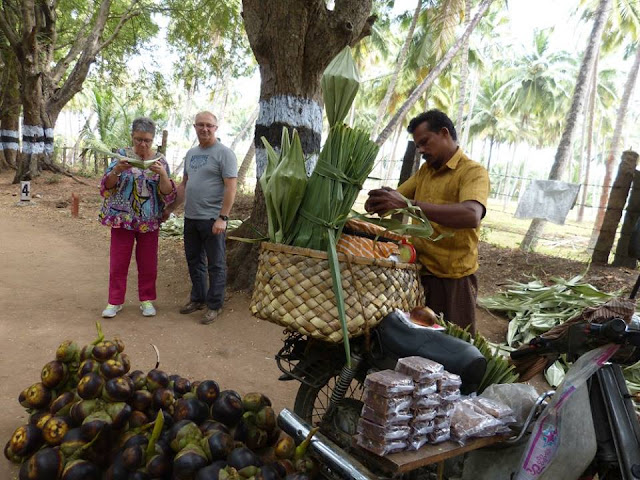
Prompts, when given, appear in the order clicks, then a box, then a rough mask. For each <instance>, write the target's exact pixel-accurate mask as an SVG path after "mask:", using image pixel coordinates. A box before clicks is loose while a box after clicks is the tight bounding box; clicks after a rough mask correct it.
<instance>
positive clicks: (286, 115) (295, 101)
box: [256, 95, 322, 135]
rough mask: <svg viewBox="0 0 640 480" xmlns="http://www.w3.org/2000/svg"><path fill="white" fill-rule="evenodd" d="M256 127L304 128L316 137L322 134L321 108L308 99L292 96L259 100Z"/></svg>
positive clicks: (278, 96)
mask: <svg viewBox="0 0 640 480" xmlns="http://www.w3.org/2000/svg"><path fill="white" fill-rule="evenodd" d="M256 123H257V124H258V125H264V126H267V127H268V126H269V125H271V124H272V123H284V124H285V125H290V126H291V127H293V128H296V127H305V128H308V129H310V130H312V131H314V132H317V133H318V135H321V134H322V107H321V106H320V105H319V104H318V102H316V101H314V100H311V99H309V98H301V97H294V96H292V95H276V96H274V97H271V98H270V99H268V100H260V114H259V115H258V120H257V121H256Z"/></svg>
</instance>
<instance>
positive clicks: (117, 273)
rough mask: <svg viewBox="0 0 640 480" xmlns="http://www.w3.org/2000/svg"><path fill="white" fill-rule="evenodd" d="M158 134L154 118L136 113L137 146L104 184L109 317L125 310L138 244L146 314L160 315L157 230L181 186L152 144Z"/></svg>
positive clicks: (108, 174)
mask: <svg viewBox="0 0 640 480" xmlns="http://www.w3.org/2000/svg"><path fill="white" fill-rule="evenodd" d="M155 133H156V126H155V123H154V122H153V120H151V119H149V118H145V117H141V118H136V119H135V120H134V121H133V123H132V125H131V139H132V141H133V149H131V148H126V149H122V150H120V151H119V152H118V153H119V154H120V155H121V156H123V157H125V158H121V159H119V160H114V161H112V162H111V164H110V165H109V167H108V168H107V170H106V172H105V174H104V176H103V177H102V182H101V183H100V194H101V195H102V196H103V197H104V203H103V205H102V210H101V212H100V215H99V219H100V223H102V224H103V225H106V226H108V227H111V248H110V253H109V303H108V304H107V307H106V308H105V309H104V311H103V312H102V316H103V317H105V318H112V317H115V316H116V314H117V313H118V312H119V311H120V310H121V309H122V304H123V303H124V297H125V293H126V291H127V274H128V272H129V263H130V262H131V253H132V251H133V244H134V243H135V245H136V265H137V266H138V297H139V299H140V309H141V310H142V315H144V316H145V317H152V316H154V315H155V314H156V309H155V308H154V306H153V303H152V301H153V300H155V299H156V277H157V274H158V232H159V228H160V223H161V219H162V212H163V210H164V208H165V205H168V204H170V203H171V202H173V201H174V200H175V198H176V186H175V184H174V182H173V180H171V179H170V178H169V173H170V172H169V165H168V164H167V161H166V159H165V158H164V156H163V155H162V154H161V153H158V152H157V151H156V152H154V151H153V150H152V148H151V145H152V143H153V137H154V136H155ZM152 159H153V160H155V162H153V163H152V164H151V165H150V166H149V167H148V168H146V169H144V168H142V163H140V164H139V165H140V168H139V167H137V166H134V165H133V163H136V164H137V162H134V160H138V161H145V160H152ZM129 160H131V162H132V163H130V162H129Z"/></svg>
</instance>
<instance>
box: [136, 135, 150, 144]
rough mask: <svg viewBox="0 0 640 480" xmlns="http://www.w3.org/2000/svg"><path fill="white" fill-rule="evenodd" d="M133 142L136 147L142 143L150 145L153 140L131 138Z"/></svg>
mask: <svg viewBox="0 0 640 480" xmlns="http://www.w3.org/2000/svg"><path fill="white" fill-rule="evenodd" d="M133 141H134V142H136V143H137V144H138V145H140V144H141V143H144V144H146V145H151V143H152V142H153V138H139V137H133Z"/></svg>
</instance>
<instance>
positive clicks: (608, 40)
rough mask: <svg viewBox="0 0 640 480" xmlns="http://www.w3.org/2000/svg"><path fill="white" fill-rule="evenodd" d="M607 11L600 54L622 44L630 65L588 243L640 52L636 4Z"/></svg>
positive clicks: (621, 3)
mask: <svg viewBox="0 0 640 480" xmlns="http://www.w3.org/2000/svg"><path fill="white" fill-rule="evenodd" d="M583 3H587V2H583ZM611 10H612V11H611V15H610V16H609V20H608V24H607V29H606V34H605V35H604V39H603V50H604V51H605V53H606V52H612V51H616V50H617V49H619V48H620V46H621V45H623V44H626V45H627V48H626V52H625V53H626V56H628V57H630V56H634V62H633V64H632V66H631V68H630V69H629V72H628V74H627V80H626V82H625V86H624V91H623V94H622V97H621V98H620V105H619V107H618V112H617V116H616V123H615V125H616V126H615V128H614V130H613V137H612V139H611V143H610V146H609V151H608V154H607V160H606V168H605V177H604V181H603V185H602V192H601V194H600V203H599V210H598V215H597V216H596V221H595V223H594V226H593V232H592V241H593V240H594V239H595V238H596V237H597V236H598V235H599V233H600V229H601V227H602V221H603V220H604V216H605V211H606V205H607V201H608V198H609V189H610V188H611V179H612V177H613V168H614V165H615V161H616V158H618V156H619V149H620V143H621V139H622V133H623V132H622V131H623V127H624V120H625V117H626V114H627V110H628V106H629V101H630V99H631V95H632V92H633V88H634V85H635V82H636V79H637V76H638V68H639V67H640V49H639V48H638V46H637V42H638V38H639V37H638V35H639V34H640V9H639V7H638V5H637V3H636V2H632V1H630V0H615V1H614V3H613V5H612V9H611ZM629 40H631V42H629ZM604 241H605V243H609V241H610V240H609V239H605V240H604ZM594 255H595V256H594V261H604V262H606V259H604V260H603V258H604V256H605V252H604V250H603V251H602V252H601V253H600V254H599V255H600V257H598V259H597V260H596V257H597V255H598V254H596V253H595V251H594ZM607 256H608V255H607Z"/></svg>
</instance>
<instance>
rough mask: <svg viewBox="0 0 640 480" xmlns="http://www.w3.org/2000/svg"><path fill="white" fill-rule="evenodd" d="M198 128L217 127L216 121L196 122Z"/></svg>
mask: <svg viewBox="0 0 640 480" xmlns="http://www.w3.org/2000/svg"><path fill="white" fill-rule="evenodd" d="M194 126H195V127H196V128H214V127H217V126H218V125H216V124H215V123H196V124H195V125H194Z"/></svg>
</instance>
